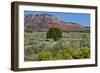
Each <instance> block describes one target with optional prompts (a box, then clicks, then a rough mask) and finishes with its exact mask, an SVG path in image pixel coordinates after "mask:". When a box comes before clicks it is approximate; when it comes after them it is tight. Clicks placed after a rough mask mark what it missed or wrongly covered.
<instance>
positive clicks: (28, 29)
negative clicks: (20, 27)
mask: <svg viewBox="0 0 100 73" xmlns="http://www.w3.org/2000/svg"><path fill="white" fill-rule="evenodd" d="M25 32H30V33H32V32H33V30H32V27H27V28H26V29H25Z"/></svg>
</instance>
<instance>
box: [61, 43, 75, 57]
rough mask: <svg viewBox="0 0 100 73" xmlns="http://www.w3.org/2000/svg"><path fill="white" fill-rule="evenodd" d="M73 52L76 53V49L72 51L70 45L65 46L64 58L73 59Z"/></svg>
mask: <svg viewBox="0 0 100 73" xmlns="http://www.w3.org/2000/svg"><path fill="white" fill-rule="evenodd" d="M73 52H74V49H72V48H71V47H70V46H68V45H65V46H64V48H63V53H62V54H63V57H64V59H72V58H73V57H72V56H73Z"/></svg>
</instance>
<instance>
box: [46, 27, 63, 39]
mask: <svg viewBox="0 0 100 73" xmlns="http://www.w3.org/2000/svg"><path fill="white" fill-rule="evenodd" d="M46 37H47V38H48V39H53V40H54V41H57V40H58V39H59V38H62V31H61V30H60V29H59V28H50V29H49V30H48V31H47V33H46Z"/></svg>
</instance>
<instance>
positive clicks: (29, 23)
mask: <svg viewBox="0 0 100 73" xmlns="http://www.w3.org/2000/svg"><path fill="white" fill-rule="evenodd" d="M28 27H31V28H32V30H33V31H47V30H48V29H49V28H51V27H57V28H60V29H62V30H63V31H80V30H84V31H89V30H90V28H89V27H88V28H86V27H84V26H83V25H81V24H78V23H74V22H64V21H62V20H59V19H58V18H57V17H55V16H54V15H51V14H35V15H33V14H28V15H24V28H25V29H27V28H28Z"/></svg>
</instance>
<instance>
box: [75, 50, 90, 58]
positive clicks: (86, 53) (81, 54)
mask: <svg viewBox="0 0 100 73" xmlns="http://www.w3.org/2000/svg"><path fill="white" fill-rule="evenodd" d="M74 58H75V59H83V58H90V49H89V48H82V49H78V50H76V51H75V52H74Z"/></svg>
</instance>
